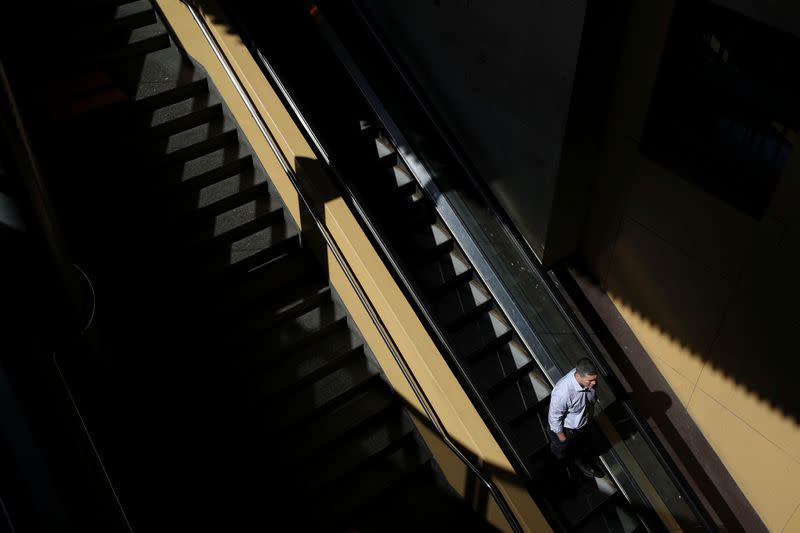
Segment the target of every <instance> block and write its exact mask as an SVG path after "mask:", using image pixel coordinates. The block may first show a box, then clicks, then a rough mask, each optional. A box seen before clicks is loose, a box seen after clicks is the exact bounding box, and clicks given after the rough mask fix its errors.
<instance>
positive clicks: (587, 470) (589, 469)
mask: <svg viewBox="0 0 800 533" xmlns="http://www.w3.org/2000/svg"><path fill="white" fill-rule="evenodd" d="M575 466H577V467H578V470H580V471H581V473H582V474H583V475H584V476H586V477H591V478H595V477H605V475H606V473H605V472H604V471H603V469H602V468H600V467H599V466H597V465H593V464H591V463H586V462H585V461H581V460H580V459H577V460H576V461H575Z"/></svg>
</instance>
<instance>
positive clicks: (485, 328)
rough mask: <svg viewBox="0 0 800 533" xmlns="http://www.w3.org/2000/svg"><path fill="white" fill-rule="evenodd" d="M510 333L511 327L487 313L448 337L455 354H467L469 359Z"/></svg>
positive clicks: (499, 318) (492, 312)
mask: <svg viewBox="0 0 800 533" xmlns="http://www.w3.org/2000/svg"><path fill="white" fill-rule="evenodd" d="M511 332H512V330H511V326H509V325H508V323H507V322H506V321H505V320H504V319H503V318H502V317H501V316H500V315H499V314H497V313H495V312H494V311H489V312H488V313H484V314H482V315H480V316H478V317H476V318H474V319H473V320H471V321H470V322H468V323H466V324H465V325H463V326H462V327H461V328H459V329H458V330H454V331H453V332H451V334H450V335H449V336H450V338H451V339H452V342H453V344H454V349H455V350H456V353H458V354H467V358H468V359H470V358H472V357H474V355H473V354H477V353H479V352H481V351H482V350H484V349H485V348H486V347H487V346H489V345H490V344H492V343H496V342H498V341H499V340H500V339H501V338H502V337H503V336H505V335H510V334H511Z"/></svg>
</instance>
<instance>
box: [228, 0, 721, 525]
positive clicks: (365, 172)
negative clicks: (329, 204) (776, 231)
mask: <svg viewBox="0 0 800 533" xmlns="http://www.w3.org/2000/svg"><path fill="white" fill-rule="evenodd" d="M298 4H302V2H300V3H298ZM349 5H351V2H342V3H322V5H321V7H318V6H313V7H312V8H311V9H310V10H309V11H310V15H309V14H307V13H302V10H300V9H298V10H294V11H293V10H292V9H290V8H285V9H276V8H272V7H270V8H269V10H268V11H269V13H267V12H263V11H260V10H259V8H257V7H255V6H249V5H244V4H241V3H240V4H237V5H236V7H235V8H234V7H230V8H228V12H229V14H230V16H231V18H232V19H233V21H234V24H235V26H236V30H237V31H238V32H239V33H240V34H243V35H246V36H247V40H248V44H249V46H250V49H251V52H253V54H254V55H257V56H259V57H261V59H262V64H263V66H264V70H265V72H267V73H269V75H271V76H273V77H274V78H273V82H274V83H275V84H276V85H278V86H280V87H282V88H283V90H284V95H285V98H286V99H287V102H288V103H289V104H290V105H291V107H293V108H296V109H297V117H298V122H303V123H307V124H308V127H307V134H308V136H309V138H311V139H312V142H313V141H316V142H317V146H318V149H319V151H320V153H321V154H323V157H325V158H327V159H328V160H329V161H330V165H331V167H332V168H333V170H334V172H335V173H336V174H337V175H338V177H339V180H340V182H341V185H342V187H343V188H344V189H346V190H347V191H348V192H349V194H350V195H351V198H352V203H353V206H354V210H356V211H358V212H360V213H361V214H362V216H363V223H364V225H365V226H367V227H369V228H370V231H371V232H372V235H373V236H374V238H375V242H376V243H377V245H378V246H379V247H381V248H382V251H383V253H384V257H385V259H386V260H387V261H388V262H389V263H391V264H392V265H393V266H394V267H395V268H396V269H397V272H398V280H399V281H398V283H399V284H401V285H405V286H406V288H407V289H408V294H409V298H410V299H412V300H415V302H416V304H417V310H418V312H419V313H420V314H421V315H423V316H425V317H426V318H427V319H428V320H429V327H430V329H431V330H432V332H433V333H432V335H433V336H434V337H437V338H439V339H440V342H441V348H442V352H443V353H446V354H449V355H450V357H451V360H450V361H449V362H450V364H451V367H452V368H453V369H454V371H455V372H456V373H457V374H458V375H460V377H461V379H462V384H463V386H464V388H465V389H466V390H469V391H471V392H472V396H471V397H472V400H473V402H474V403H475V404H476V405H478V406H480V408H481V412H482V414H483V415H484V420H485V421H486V422H487V425H489V426H490V427H492V429H493V430H494V434H495V436H496V437H497V439H498V441H499V442H503V443H504V444H505V446H506V447H505V451H506V453H507V455H509V457H511V458H513V459H512V463H513V464H514V466H515V468H516V469H517V472H518V473H519V474H520V475H521V477H522V478H523V479H525V480H526V485H527V487H528V489H529V490H530V492H531V494H533V495H534V497H535V499H536V501H537V503H538V504H539V506H540V508H542V510H543V512H545V513H547V516H548V518H549V519H550V521H551V525H553V527H554V528H556V529H559V530H568V531H597V532H607V531H613V532H626V533H630V532H633V531H659V530H663V529H666V527H667V526H666V525H665V522H664V521H663V516H659V514H658V512H657V511H656V510H654V509H653V508H652V507H651V506H650V505H649V504H648V503H647V499H646V498H645V497H644V496H643V494H641V493H639V494H637V493H635V492H633V491H631V490H630V489H631V486H630V485H629V486H627V487H626V488H627V489H629V490H627V491H623V490H620V487H619V484H618V482H617V479H618V478H621V477H624V476H626V475H627V474H620V470H619V468H620V467H619V464H620V463H619V462H616V463H615V466H614V468H613V469H610V470H611V471H609V472H607V473H606V476H605V477H604V478H602V479H587V478H585V477H583V476H582V475H581V474H580V473H577V472H575V471H572V469H571V468H569V467H568V466H566V465H562V464H558V463H557V462H556V461H555V459H554V458H553V457H552V455H551V453H550V450H549V445H548V438H547V433H548V424H547V410H548V405H549V394H550V390H551V388H552V385H551V383H552V382H553V375H552V374H553V372H551V371H550V370H552V369H550V368H547V369H545V368H543V366H542V363H541V362H540V361H539V360H537V357H536V356H540V355H541V354H533V353H532V352H531V350H530V349H529V347H528V345H526V343H525V342H523V339H522V338H521V337H520V334H519V333H518V331H516V329H515V327H514V325H513V324H512V321H511V320H510V319H509V317H508V316H507V314H506V313H505V312H504V310H503V308H502V306H501V305H499V304H498V302H497V301H496V299H495V298H494V296H493V293H492V291H491V290H490V289H489V288H488V287H487V285H486V283H485V280H484V279H483V278H482V276H481V275H480V274H479V273H478V272H477V271H476V268H475V267H474V265H473V264H472V263H471V262H470V260H469V259H468V256H469V254H468V253H465V250H464V249H463V248H462V246H461V245H460V244H459V242H458V239H457V238H455V237H454V235H453V233H452V231H451V229H450V228H449V226H448V224H447V223H446V221H444V220H443V219H442V216H441V215H440V212H439V209H438V206H439V205H441V203H442V202H440V199H439V198H437V197H432V196H431V194H430V191H429V190H425V189H426V188H425V186H424V185H423V184H422V183H421V182H420V181H418V178H417V177H416V176H415V175H414V172H413V171H412V169H410V168H409V165H408V161H409V160H411V161H416V162H418V161H419V160H418V159H417V157H416V154H414V153H413V151H412V152H411V153H409V151H410V150H413V149H415V148H417V147H419V146H421V147H423V148H422V150H424V149H425V146H426V144H427V143H432V144H436V140H433V139H432V138H431V136H430V135H429V132H424V127H420V128H418V129H414V130H413V131H411V132H409V136H414V138H413V139H410V140H409V141H408V142H407V143H403V144H402V145H398V143H397V133H396V132H395V131H387V126H386V125H385V122H386V120H385V117H384V116H381V114H380V112H378V111H377V110H376V105H375V104H374V103H373V101H372V100H371V99H378V100H380V98H381V96H383V95H385V94H387V93H392V92H395V91H396V92H401V89H398V87H400V86H401V83H398V82H397V80H395V77H396V76H394V75H393V74H392V73H391V72H387V71H386V69H382V67H381V66H380V65H381V64H382V62H384V59H383V58H382V57H381V54H380V52H379V51H378V50H380V46H378V45H377V44H376V43H375V42H374V41H373V40H372V39H371V38H370V36H369V34H368V32H367V31H365V30H364V29H363V28H361V27H359V23H358V22H357V20H358V17H357V16H354V15H353V14H352V13H350V12H348V7H347V6H349ZM339 12H341V13H339ZM337 13H339V14H338V15H337ZM268 15H272V16H277V17H278V18H279V19H280V20H281V21H282V27H281V28H276V27H275V26H274V25H265V26H268V27H269V30H268V31H267V30H266V29H263V28H262V25H261V24H260V23H255V22H253V21H262V20H265V19H266V17H267V16H268ZM328 16H329V17H328ZM325 17H328V19H327V20H326V21H325V22H321V20H322V18H325ZM339 39H341V40H339ZM292 40H294V41H296V42H302V43H303V47H302V50H301V49H300V47H297V48H293V47H291V46H285V45H284V43H286V42H287V41H289V42H291V41H292ZM350 53H352V54H353V56H357V59H358V60H360V62H359V61H356V60H354V59H353V58H352V57H350V55H349V54H350ZM349 61H354V62H355V63H358V64H359V65H362V66H363V65H366V66H365V67H364V68H365V69H371V70H370V73H371V76H370V77H369V79H367V80H365V81H366V84H362V83H361V81H363V80H359V79H358V77H359V76H360V75H363V73H362V72H359V71H358V66H356V67H355V68H352V67H351V65H349V64H348V62H349ZM323 88H324V89H323ZM373 90H374V91H375V93H377V95H376V94H375V93H371V91H373ZM378 105H380V103H379V104H378ZM398 107H401V108H402V106H398ZM400 113H401V114H403V120H404V122H405V123H406V124H408V123H409V122H413V120H414V119H410V118H409V117H410V116H414V113H415V112H414V110H413V109H411V107H410V106H409V107H406V108H402V109H401V111H400ZM389 121H391V118H390V119H389ZM438 149H440V150H441V147H438ZM404 150H405V151H406V153H405V154H401V152H403V151H404ZM426 162H427V163H430V160H428V161H426ZM448 172H450V173H452V172H453V169H452V168H447V167H445V166H442V167H439V168H437V167H435V166H434V168H432V169H431V173H433V174H435V175H436V177H437V178H442V180H443V181H445V182H447V179H448V176H447V174H448ZM450 179H452V180H453V182H456V180H455V179H453V177H452V176H450ZM450 184H451V185H453V183H450ZM453 186H454V187H458V184H457V183H455V185H453ZM496 238H505V237H504V236H502V235H497V236H496ZM545 320H546V317H545ZM575 359H577V357H575ZM575 359H573V361H574V360H575ZM567 368H569V367H567ZM556 379H557V378H556ZM595 438H596V439H597V440H598V448H599V449H601V450H603V451H604V452H605V453H606V455H610V456H613V455H614V453H615V452H609V448H610V445H609V443H608V442H607V441H604V436H603V435H601V434H600V433H599V432H598V434H597V435H595ZM614 460H615V461H617V460H618V458H616V457H614ZM609 468H610V467H609ZM634 490H636V489H635V487H634ZM698 516H699V518H698ZM677 519H678V520H679V521H684V522H683V523H682V524H681V527H683V528H684V529H685V530H702V529H706V528H709V529H713V527H712V526H710V525H709V524H710V522H709V521H707V520H706V519H705V517H704V516H703V514H702V513H701V512H699V513H698V515H697V516H693V515H691V514H687V515H686V516H679V517H677ZM666 523H669V522H668V521H667V522H666Z"/></svg>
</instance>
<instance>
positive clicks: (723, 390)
mask: <svg viewBox="0 0 800 533" xmlns="http://www.w3.org/2000/svg"><path fill="white" fill-rule="evenodd" d="M697 386H698V387H699V388H700V389H701V390H702V391H703V392H705V393H706V394H708V395H709V396H711V397H712V398H714V399H715V400H716V401H717V402H719V403H720V404H721V405H723V406H724V407H725V408H727V409H728V410H730V411H731V412H733V413H736V416H738V417H739V418H741V419H742V420H743V421H744V422H746V423H747V424H749V425H750V426H752V427H753V428H754V429H755V430H756V431H758V432H759V433H761V435H763V436H764V438H766V439H767V440H769V441H770V442H772V443H773V444H775V445H776V446H777V447H779V448H780V449H781V450H782V451H784V452H786V453H787V454H789V455H790V456H791V457H792V458H793V459H794V460H795V461H797V462H800V425H798V424H797V423H796V422H795V420H794V418H793V417H791V416H787V415H786V414H785V413H783V412H782V411H780V410H778V409H775V408H774V407H773V406H772V405H770V404H769V403H767V402H765V401H764V400H763V399H761V398H759V396H758V395H757V394H755V393H753V392H752V391H751V390H748V388H747V387H744V386H742V385H740V384H738V383H736V381H735V380H734V379H732V378H731V377H730V376H727V375H725V373H724V372H721V371H720V370H718V369H716V368H714V367H713V366H712V365H706V366H705V368H704V369H703V372H702V374H701V375H700V379H699V380H698V382H697Z"/></svg>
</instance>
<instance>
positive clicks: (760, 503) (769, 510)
mask: <svg viewBox="0 0 800 533" xmlns="http://www.w3.org/2000/svg"><path fill="white" fill-rule="evenodd" d="M689 414H690V415H691V416H692V418H693V419H694V420H695V422H696V423H697V425H698V427H700V429H701V430H702V431H703V433H704V434H705V435H706V437H707V438H708V440H709V441H710V442H711V444H712V446H713V447H714V449H715V450H716V452H717V454H718V455H719V457H720V459H721V460H722V462H723V463H724V464H725V467H726V468H727V469H728V471H729V472H730V473H731V476H733V478H734V479H735V480H736V482H737V483H738V484H739V487H740V488H741V489H742V492H743V493H744V494H745V496H746V497H747V499H748V500H750V502H751V503H752V504H753V507H754V508H755V510H756V512H757V513H758V514H759V516H760V517H761V519H762V520H763V521H764V523H765V524H766V526H767V527H768V528H769V530H770V531H782V530H783V529H784V526H785V525H786V524H787V522H788V521H789V519H790V518H791V516H792V514H793V513H794V511H795V509H796V508H797V506H798V504H800V463H798V462H797V461H796V460H794V459H793V458H792V457H790V456H789V455H788V454H786V453H785V452H783V451H782V450H781V449H779V448H778V447H777V446H775V445H774V444H773V443H771V442H770V441H768V440H767V439H766V438H764V437H763V436H762V435H761V434H760V433H757V432H755V431H753V430H752V428H751V427H750V426H749V425H748V424H746V423H745V422H744V421H743V420H741V419H740V418H738V417H737V416H735V415H734V414H733V413H731V412H730V411H729V410H728V409H726V408H725V407H724V406H722V405H721V404H720V403H718V402H717V401H716V400H714V399H713V398H712V397H711V396H709V395H707V394H706V393H704V392H703V391H701V390H697V391H695V394H694V396H692V401H691V403H690V404H689Z"/></svg>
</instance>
